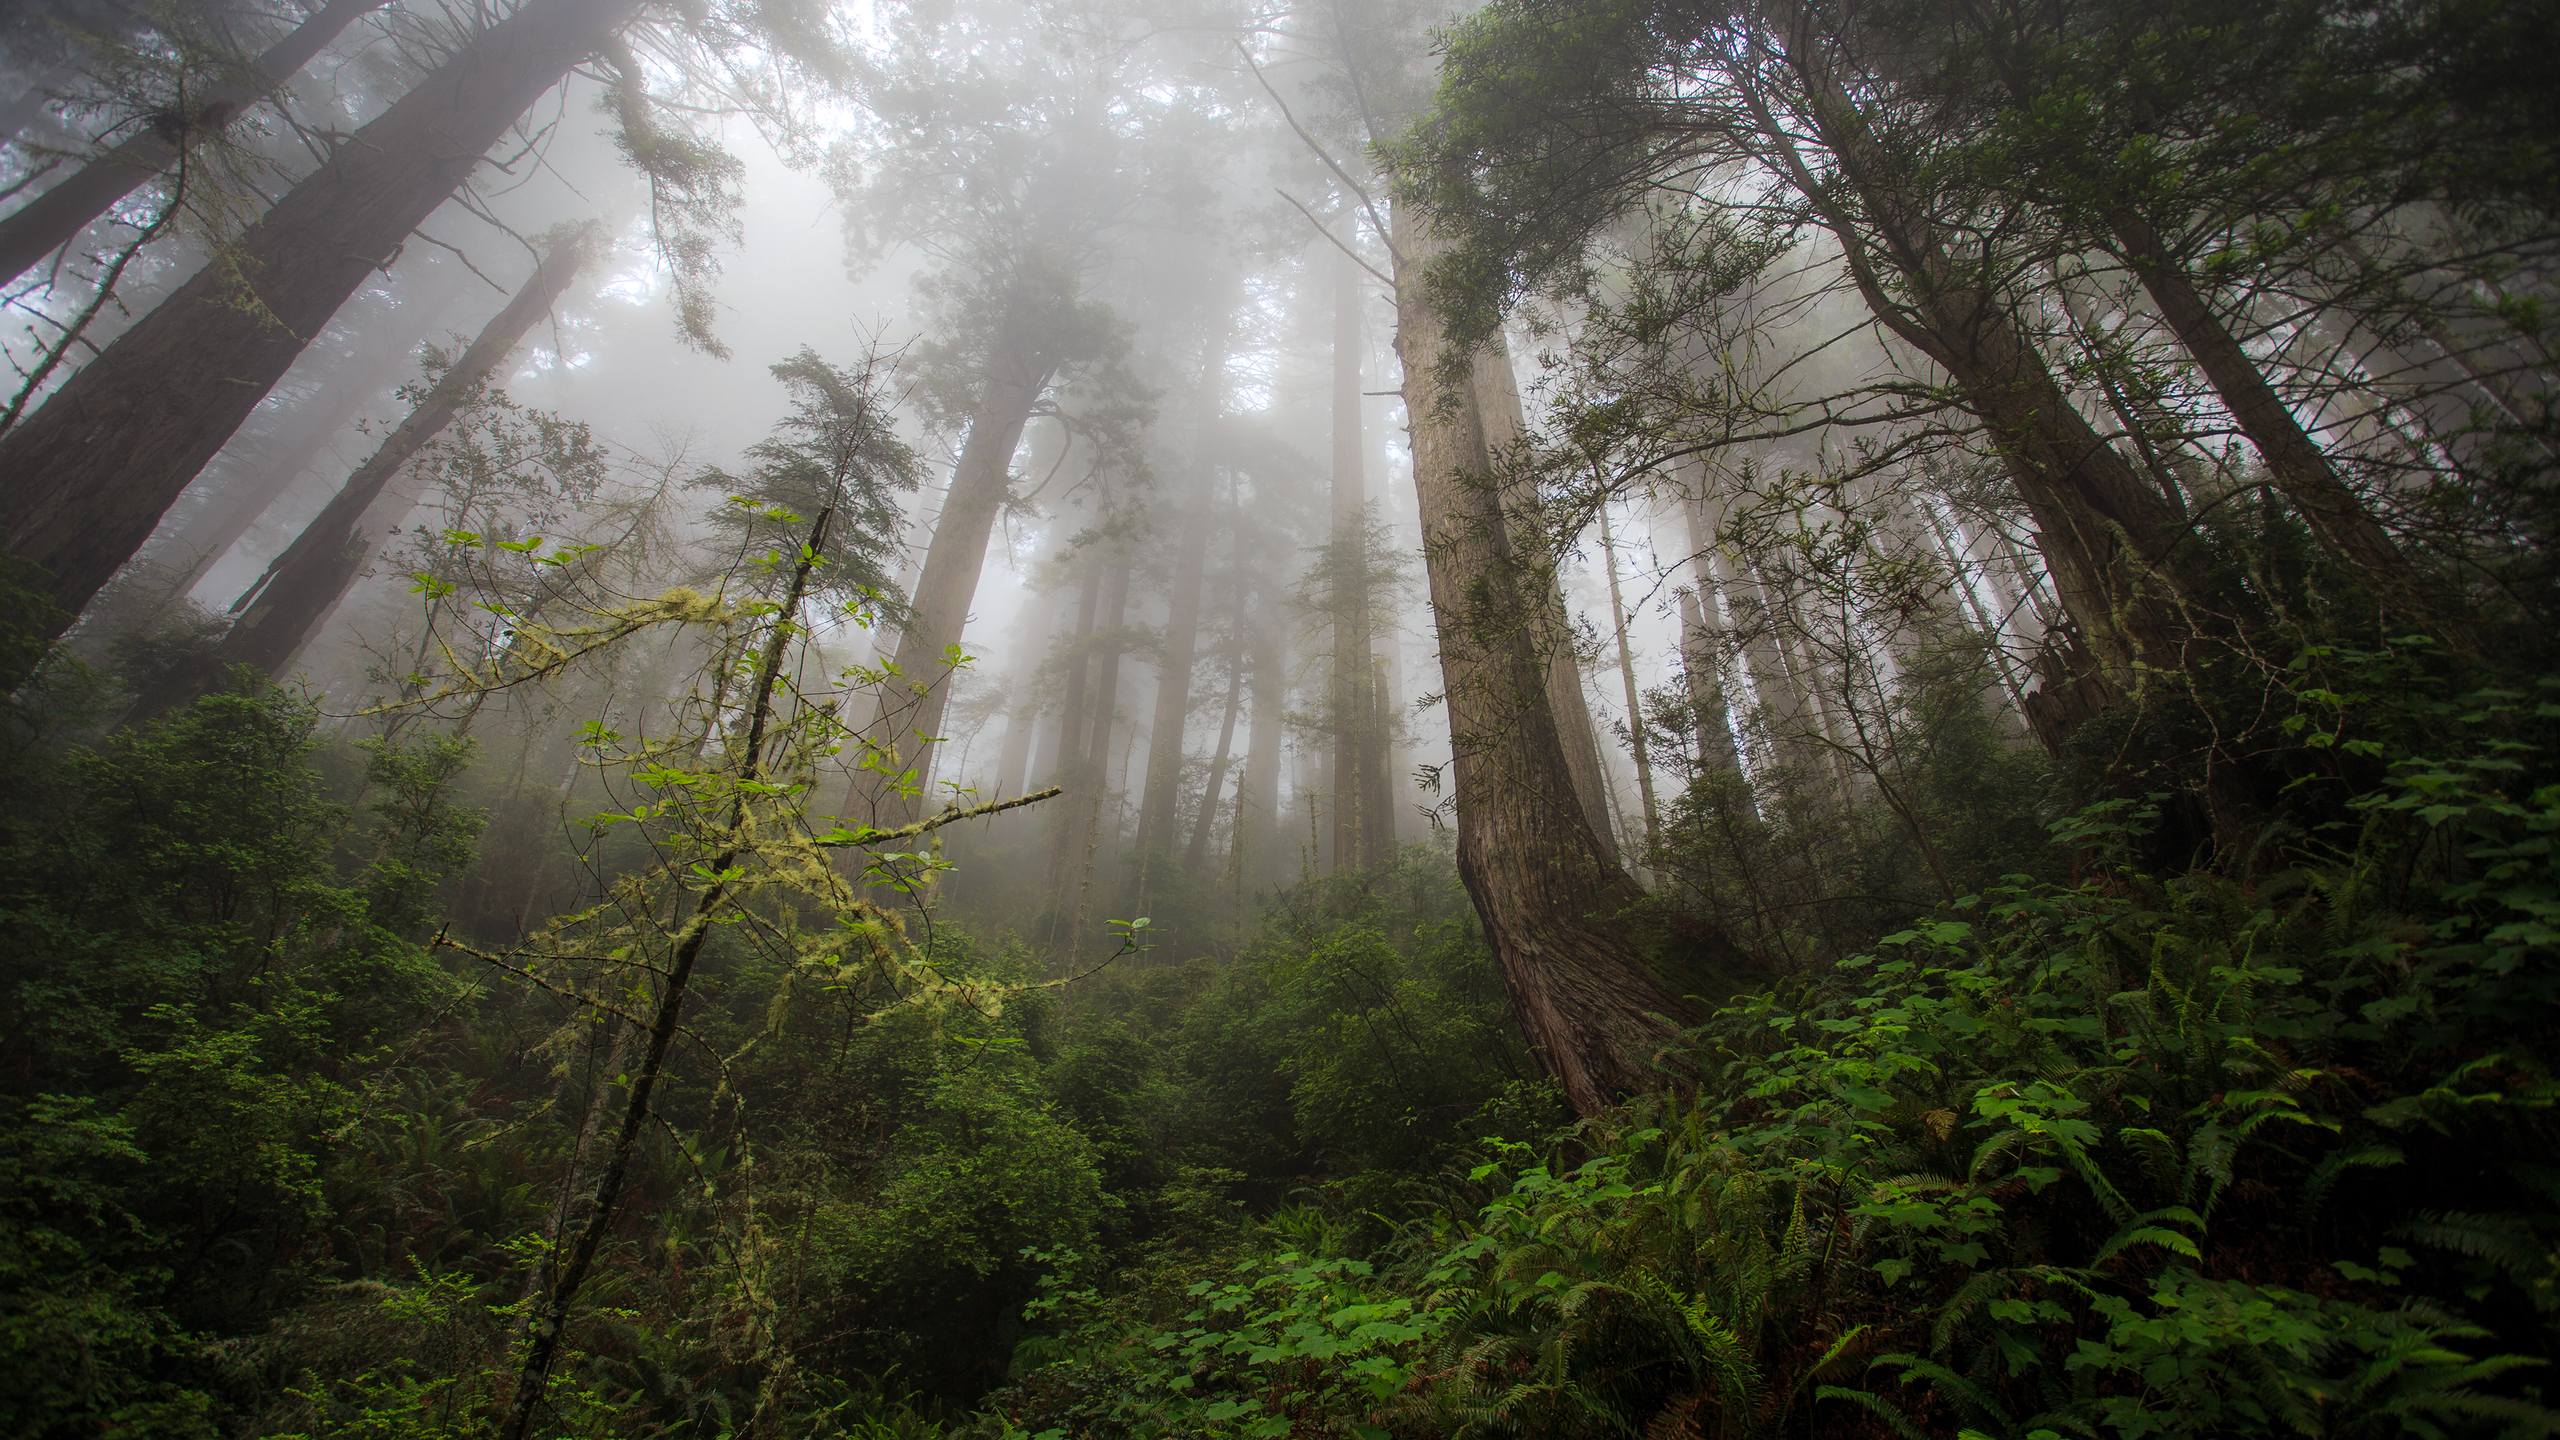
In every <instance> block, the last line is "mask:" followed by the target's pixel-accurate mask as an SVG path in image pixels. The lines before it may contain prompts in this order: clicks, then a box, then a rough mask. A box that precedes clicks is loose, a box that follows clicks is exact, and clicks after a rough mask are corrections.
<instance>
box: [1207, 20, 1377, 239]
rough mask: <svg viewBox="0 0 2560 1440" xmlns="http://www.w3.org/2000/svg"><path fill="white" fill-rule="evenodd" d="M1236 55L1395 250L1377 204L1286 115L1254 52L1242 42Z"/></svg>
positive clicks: (1285, 103) (1284, 103)
mask: <svg viewBox="0 0 2560 1440" xmlns="http://www.w3.org/2000/svg"><path fill="white" fill-rule="evenodd" d="M1236 54H1237V55H1238V56H1240V57H1242V59H1243V60H1244V68H1246V69H1247V70H1250V71H1252V72H1253V79H1254V83H1255V84H1257V85H1260V86H1261V87H1262V93H1263V94H1265V95H1268V96H1270V97H1271V103H1272V104H1274V105H1276V106H1278V107H1280V118H1281V119H1283V120H1285V121H1287V122H1289V128H1290V129H1291V130H1293V131H1295V132H1297V136H1298V138H1299V139H1300V140H1302V141H1304V142H1305V143H1306V147H1307V148H1308V149H1309V150H1312V151H1314V152H1315V156H1316V158H1317V159H1319V160H1321V161H1323V162H1324V168H1326V169H1327V170H1330V171H1332V172H1333V173H1334V174H1335V175H1336V176H1338V177H1340V178H1341V180H1342V183H1343V184H1344V185H1346V186H1349V187H1350V189H1351V193H1352V195H1353V196H1354V197H1356V198H1357V199H1358V200H1359V201H1360V208H1361V209H1363V210H1366V211H1368V212H1369V223H1370V224H1371V225H1374V226H1376V227H1377V229H1378V239H1379V240H1380V241H1381V242H1382V243H1384V244H1385V245H1386V247H1387V249H1388V251H1389V252H1390V253H1392V252H1393V251H1394V250H1395V248H1396V242H1395V241H1394V240H1392V239H1390V238H1389V236H1391V235H1392V234H1393V233H1394V232H1392V231H1390V230H1389V229H1387V221H1386V217H1385V216H1383V215H1380V214H1379V213H1378V202H1377V201H1375V200H1372V199H1370V198H1369V190H1368V187H1367V186H1365V185H1362V184H1361V183H1360V182H1359V181H1357V180H1354V179H1352V178H1351V172H1350V171H1348V170H1345V169H1343V168H1342V166H1341V165H1340V164H1338V163H1336V162H1335V160H1334V158H1333V156H1332V155H1331V154H1330V153H1328V152H1327V151H1326V150H1325V148H1324V147H1323V146H1322V145H1319V144H1317V143H1316V137H1314V136H1313V135H1310V134H1308V133H1307V128H1306V127H1305V126H1303V125H1301V124H1299V123H1298V117H1297V116H1295V115H1292V114H1290V113H1289V102H1288V101H1286V100H1283V99H1281V98H1280V92H1279V91H1277V90H1274V89H1272V88H1271V82H1270V81H1269V80H1267V79H1265V78H1264V77H1263V74H1262V67H1261V66H1259V65H1256V64H1255V63H1253V52H1252V51H1250V50H1247V49H1245V48H1244V44H1243V42H1241V41H1239V42H1237V44H1236ZM1289 203H1290V204H1292V205H1294V204H1296V203H1297V202H1296V201H1294V200H1292V201H1290V202H1289ZM1371 273H1373V274H1374V273H1376V272H1374V271H1373V272H1371Z"/></svg>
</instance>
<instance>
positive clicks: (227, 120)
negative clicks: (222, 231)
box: [0, 0, 556, 280]
mask: <svg viewBox="0 0 2560 1440" xmlns="http://www.w3.org/2000/svg"><path fill="white" fill-rule="evenodd" d="M386 3H388V0H329V3H328V4H326V5H323V6H321V7H320V8H319V9H318V10H316V11H314V12H312V15H311V18H309V19H307V20H305V21H303V22H302V23H301V24H300V25H298V26H296V27H294V30H293V33H292V34H290V35H287V36H285V37H284V38H283V39H282V40H279V41H277V42H276V43H275V44H274V45H271V46H269V47H268V48H267V50H266V53H264V54H262V55H260V56H259V57H258V58H257V60H256V61H255V62H254V63H253V64H251V65H250V66H249V67H248V68H247V70H246V71H245V72H243V73H240V74H236V75H228V76H223V77H220V78H218V79H216V80H215V81H214V82H213V83H212V84H211V85H208V86H206V87H205V89H204V91H203V92H202V93H201V94H200V95H198V96H197V97H195V102H194V103H195V109H194V111H193V113H191V114H189V115H186V116H184V117H181V118H180V121H179V123H175V124H171V125H168V126H166V127H164V126H162V125H159V124H156V123H155V124H147V125H144V126H142V127H141V128H140V129H137V130H136V131H134V132H133V134H132V135H131V136H129V137H128V138H126V139H125V140H124V141H123V142H122V143H120V144H118V145H117V146H116V147H115V148H114V149H112V150H109V151H108V152H107V153H105V154H104V155H100V156H98V157H97V158H96V159H94V160H91V161H88V162H87V163H85V164H83V165H82V166H81V167H80V168H79V169H77V170H74V171H72V172H71V173H70V174H69V175H67V176H65V177H63V178H62V179H61V180H58V181H56V182H55V183H54V184H53V185H52V186H51V187H49V188H47V189H46V191H45V192H44V193H43V194H41V195H39V196H37V197H36V198H35V199H33V200H30V201H28V202H27V203H26V204H25V205H22V206H20V207H19V208H18V209H17V210H15V211H13V212H11V213H10V215H9V217H8V218H7V219H5V220H0V280H9V279H15V278H16V277H18V276H20V275H23V274H25V273H26V272H27V271H29V270H32V269H34V268H35V267H36V266H38V265H41V264H43V263H44V258H45V257H46V256H47V255H50V254H52V253H53V252H54V251H56V250H59V249H61V248H62V247H63V246H65V245H68V244H70V243H71V242H72V241H74V240H77V239H79V238H80V232H81V231H83V230H86V229H88V228H89V226H90V224H91V223H92V222H94V221H96V220H97V218H98V217H99V216H101V215H104V214H106V213H107V211H108V210H109V209H110V208H112V207H113V206H114V205H115V203H116V202H117V201H119V200H122V199H123V198H124V197H126V196H127V195H130V194H132V193H133V192H134V191H135V190H136V189H138V188H140V187H141V186H142V185H144V184H145V183H147V182H149V181H150V180H151V179H152V178H153V177H155V176H157V175H160V174H161V173H163V172H164V171H166V170H167V169H168V168H169V167H170V166H171V165H173V164H176V163H177V160H178V156H179V155H180V154H181V153H183V151H184V150H185V149H187V148H188V147H190V146H192V145H194V144H195V143H196V141H197V139H198V138H199V137H200V136H202V135H205V134H207V133H218V132H220V131H222V130H225V129H228V128H230V125H231V122H232V121H233V120H234V119H236V118H238V117H239V115H240V112H242V111H243V110H246V109H248V108H249V107H250V106H252V105H255V104H257V103H258V102H259V101H260V100H262V99H264V98H266V97H267V96H268V95H270V94H272V93H274V91H275V89H276V87H277V86H279V85H282V84H283V83H284V82H285V81H286V80H287V79H290V78H291V77H292V76H293V74H294V72H296V71H298V70H300V69H301V68H302V67H303V66H305V65H307V64H310V63H311V60H312V57H314V56H316V55H318V54H319V53H320V52H321V51H322V50H325V49H327V48H328V45H329V42H330V41H332V40H335V39H337V38H338V36H339V34H340V33H341V32H343V31H344V30H345V29H346V28H347V27H348V26H349V25H351V24H354V23H355V22H356V20H357V19H359V18H360V17H362V16H365V15H368V14H370V13H372V12H373V11H376V10H379V9H381V8H382V7H383V6H384V5H385V4H386ZM555 78H556V77H555ZM527 103H531V102H530V97H528V99H527ZM521 108H522V107H521V106H520V107H518V109H521ZM507 118H508V119H510V120H512V119H514V118H515V112H513V111H510V112H509V113H508V115H507ZM491 138H492V139H495V138H496V137H494V136H492V137H491ZM483 148H484V149H485V148H486V147H485V146H484V147H483Z"/></svg>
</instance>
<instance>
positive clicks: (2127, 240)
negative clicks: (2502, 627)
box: [2113, 211, 2440, 620]
mask: <svg viewBox="0 0 2560 1440" xmlns="http://www.w3.org/2000/svg"><path fill="white" fill-rule="evenodd" d="M2113 224H2114V228H2115V232H2116V238H2117V239H2118V241H2120V242H2121V243H2122V245H2123V247H2124V252H2123V253H2124V259H2125V263H2126V264H2127V265H2128V266H2130V267H2131V268H2132V270H2133V273H2134V275H2135V276H2136V277H2137V278H2139V279H2140V280H2141V281H2142V288H2143V290H2144V291H2145V292H2147V293H2148V294H2149V295H2150V296H2151V301H2152V303H2153V304H2155V305H2157V306H2159V307H2160V318H2162V319H2163V320H2166V321H2168V322H2169V330H2170V333H2172V334H2174V335H2176V336H2177V337H2178V343H2179V344H2180V345H2183V346H2185V347H2186V350H2187V353H2188V354H2189V355H2192V356H2194V357H2195V361H2196V367H2197V368H2198V369H2200V370H2202V371H2203V372H2204V377H2205V379H2206V380H2207V381H2209V382H2211V383H2212V385H2213V389H2214V393H2215V394H2216V395H2219V396H2220V397H2222V404H2223V408H2224V409H2226V410H2229V411H2230V412H2231V418H2232V419H2234V420H2236V421H2238V422H2239V423H2240V431H2241V433H2242V434H2244V435H2246V436H2248V437H2249V443H2250V444H2251V445H2253V446H2256V447H2257V451H2258V454H2259V456H2260V458H2262V459H2263V460H2265V461H2266V465H2267V475H2268V478H2270V479H2272V480H2274V481H2275V484H2276V489H2277V490H2279V491H2281V492H2282V493H2283V495H2284V498H2285V500H2286V502H2287V503H2289V504H2290V505H2292V506H2293V509H2294V513H2296V514H2298V515H2300V516H2301V517H2302V521H2303V523H2304V524H2305V525H2307V526H2309V527H2310V529H2311V534H2312V538H2314V539H2315V540H2317V541H2319V543H2320V544H2321V546H2322V547H2323V548H2325V549H2326V550H2328V551H2329V553H2330V554H2332V555H2334V556H2336V557H2337V558H2338V559H2339V560H2341V561H2343V562H2345V564H2346V566H2347V568H2348V569H2349V570H2350V571H2351V572H2353V573H2355V574H2358V575H2361V576H2362V577H2364V579H2365V581H2366V583H2368V584H2370V585H2372V586H2373V587H2374V590H2375V592H2376V593H2377V594H2379V595H2380V596H2381V597H2382V598H2383V600H2384V601H2385V603H2387V604H2389V605H2391V606H2392V607H2393V608H2395V609H2398V610H2400V611H2401V612H2402V613H2403V614H2405V615H2407V616H2408V617H2409V618H2411V619H2413V620H2430V619H2435V618H2437V615H2438V610H2439V608H2440V607H2437V606H2433V605H2431V604H2429V603H2428V600H2427V590H2426V586H2425V585H2424V584H2423V583H2422V582H2421V581H2420V580H2419V578H2418V576H2417V574H2416V572H2415V570H2414V568H2413V567H2412V566H2411V565H2410V564H2409V561H2408V557H2406V556H2404V555H2402V554H2401V553H2400V549H2399V547H2398V546H2397V545H2395V544H2393V543H2392V540H2391V535H2390V532H2388V531H2386V530H2384V529H2383V528H2382V525H2381V522H2379V521H2377V520H2375V519H2374V518H2373V515H2372V513H2371V512H2370V511H2368V510H2366V509H2365V507H2364V502H2363V501H2362V500H2361V499H2359V498H2357V496H2356V493H2355V490H2354V489H2353V488H2352V487H2351V486H2349V485H2348V484H2347V482H2346V478H2345V477H2344V476H2342V475H2340V474H2339V473H2338V470H2337V467H2336V466H2334V465H2332V464H2330V463H2329V457H2328V455H2327V454H2326V453H2325V452H2324V451H2322V450H2321V448H2320V446H2319V444H2318V443H2317V442H2315V441H2314V440H2313V439H2312V438H2311V437H2310V435H2308V434H2307V433H2305V432H2304V430H2303V428H2302V422H2301V421H2300V420H2298V419H2297V418H2295V416H2294V413H2293V410H2292V408H2291V407H2290V406H2288V405H2286V404H2285V403H2284V398H2283V397H2282V396H2280V395H2278V394H2276V392H2275V387H2274V386H2272V385H2269V384H2268V383H2267V377H2266V375H2265V373H2264V372H2262V371H2260V370H2259V368H2258V365H2257V362H2256V361H2254V360H2252V359H2250V358H2249V352H2248V351H2247V350H2246V349H2244V348H2242V346H2241V344H2240V342H2239V340H2238V339H2237V338H2235V337H2234V336H2233V335H2232V333H2231V331H2230V329H2229V328H2228V327H2226V326H2225V325H2224V324H2223V323H2222V320H2221V317H2219V316H2217V315H2215V314H2214V313H2213V307H2212V305H2210V304H2209V303H2207V302H2206V300H2205V297H2204V296H2203V294H2202V293H2201V292H2199V291H2198V290H2197V289H2196V285H2195V281H2194V279H2193V278H2192V277H2191V276H2189V275H2188V274H2187V272H2186V270H2185V269H2184V268H2183V267H2181V266H2180V265H2179V264H2178V263H2177V261H2176V260H2175V259H2174V258H2172V257H2171V255H2170V254H2169V249H2168V246H2167V245H2166V243H2164V242H2163V241H2162V240H2161V238H2160V235H2159V233H2158V232H2157V231H2155V230H2153V229H2152V228H2151V226H2150V224H2149V223H2148V222H2146V221H2145V220H2143V219H2142V217H2141V216H2139V215H2136V214H2134V213H2132V212H2130V211H2125V212H2120V213H2118V214H2117V215H2115V216H2114V217H2113Z"/></svg>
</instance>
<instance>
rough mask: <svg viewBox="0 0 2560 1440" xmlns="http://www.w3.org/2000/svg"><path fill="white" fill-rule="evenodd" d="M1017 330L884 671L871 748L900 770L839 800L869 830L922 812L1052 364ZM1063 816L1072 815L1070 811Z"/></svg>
mask: <svg viewBox="0 0 2560 1440" xmlns="http://www.w3.org/2000/svg"><path fill="white" fill-rule="evenodd" d="M1024 323H1026V322H1025V321H1024V320H1023V318H1022V307H1020V306H1016V307H1015V309H1014V311H1013V313H1012V314H1010V315H1008V316H1007V318H1006V320H1005V322H1004V324H1003V325H1002V326H1001V327H1000V328H999V329H998V331H997V341H996V345H995V349H994V353H993V354H992V355H991V356H990V357H989V358H988V361H987V383H986V389H985V390H984V391H983V392H982V393H981V395H980V396H979V400H978V408H977V409H976V411H975V412H973V413H972V414H971V416H970V419H969V436H968V439H967V440H965V441H963V442H962V443H961V447H960V462H959V464H957V465H955V466H954V467H952V472H951V489H950V491H949V493H947V494H946V495H944V497H943V500H942V515H941V518H939V519H938V520H936V521H935V522H934V526H933V541H932V543H931V544H930V545H928V546H927V547H926V549H925V557H924V569H923V571H922V573H920V574H919V575H918V576H917V577H916V584H915V596H914V604H913V605H912V606H911V607H910V609H909V613H908V617H907V622H906V624H905V626H904V627H903V628H901V629H900V630H899V632H898V648H897V653H896V656H895V658H894V660H893V662H892V668H891V671H890V673H891V675H892V676H893V677H894V678H893V679H892V680H891V681H890V683H889V686H888V687H887V688H886V689H885V690H884V692H883V694H882V697H881V718H882V719H883V720H884V721H885V722H887V723H886V725H885V727H884V733H882V734H881V735H880V736H878V737H877V743H879V744H880V745H881V746H882V747H883V748H884V749H888V750H891V751H893V752H894V753H895V754H896V756H897V758H898V762H899V763H896V764H892V765H889V766H887V767H886V768H885V769H882V770H875V771H866V772H864V773H863V775H862V776H860V777H859V778H857V779H856V780H855V782H854V788H853V793H852V795H851V796H849V797H848V798H847V800H846V807H847V808H848V809H849V810H851V811H852V812H853V813H855V814H856V815H858V816H860V817H861V818H863V819H864V820H866V821H868V822H869V823H871V824H874V825H879V826H884V827H896V826H899V825H906V824H911V823H913V822H914V821H915V820H916V819H917V818H919V817H920V816H921V814H922V813H923V808H924V794H925V791H924V788H923V783H922V782H923V781H924V779H925V777H927V776H928V775H930V774H931V773H932V766H933V756H932V753H931V747H932V746H933V745H935V744H936V743H937V742H938V741H939V739H940V737H941V734H942V717H943V713H944V711H945V709H946V708H947V707H948V705H949V703H950V699H951V685H950V680H951V670H952V666H951V658H950V656H951V651H952V649H953V647H955V646H957V645H958V644H959V643H960V633H961V631H962V629H963V628H964V627H965V626H966V625H967V624H968V620H969V606H970V604H971V602H973V601H974V600H975V599H976V598H977V595H978V579H979V577H980V576H981V575H982V574H984V573H985V571H986V566H987V542H988V541H989V540H990V539H992V538H993V537H994V535H995V528H996V517H997V515H998V514H1000V513H1001V512H1002V511H1003V509H1004V501H1005V496H1006V494H1007V493H1008V492H1009V491H1010V490H1011V489H1012V485H1013V451H1014V447H1015V446H1017V445H1019V444H1021V443H1022V430H1023V427H1024V426H1025V425H1028V424H1029V423H1030V421H1031V408H1032V406H1034V405H1035V404H1037V403H1039V400H1040V392H1041V391H1042V390H1044V389H1046V388H1047V387H1048V384H1049V374H1050V370H1051V365H1050V363H1049V361H1048V360H1047V359H1045V358H1044V357H1042V356H1041V355H1040V354H1039V352H1038V350H1037V348H1036V347H1034V346H1032V345H1030V344H1028V343H1026V342H1025V341H1024V340H1023V339H1022V338H1021V333H1020V332H1021V327H1022V325H1023V324H1024ZM906 768H912V769H913V770H914V771H915V774H916V778H917V783H916V785H915V786H914V787H913V788H914V790H915V793H913V794H908V793H905V789H906V788H907V787H901V786H899V785H897V784H895V783H893V782H894V780H895V776H896V772H898V771H899V770H901V769H906ZM1068 808H1070V809H1074V808H1076V807H1075V806H1074V805H1073V804H1072V803H1070V805H1069V807H1068Z"/></svg>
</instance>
